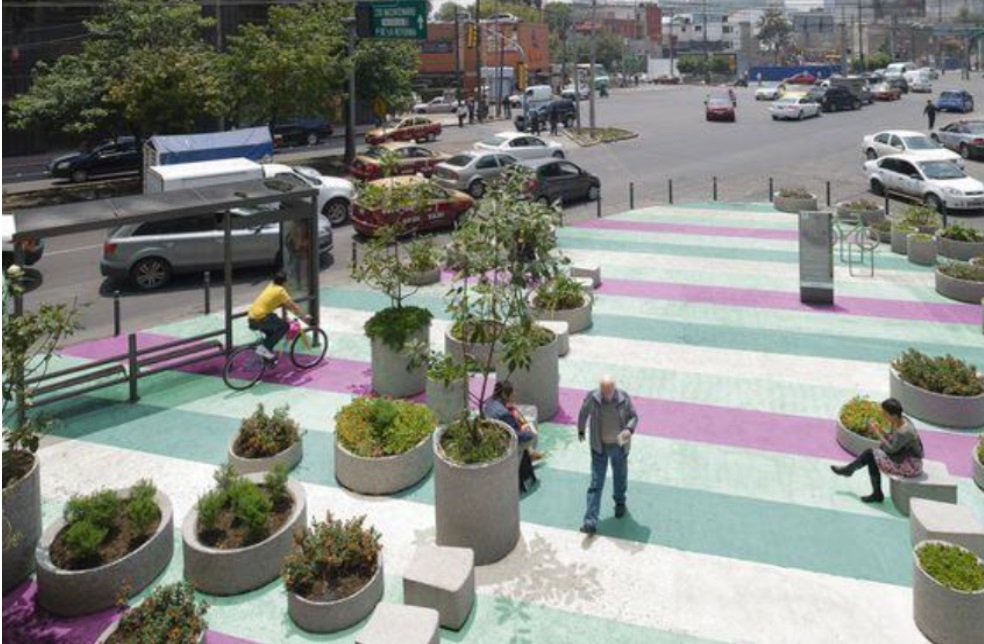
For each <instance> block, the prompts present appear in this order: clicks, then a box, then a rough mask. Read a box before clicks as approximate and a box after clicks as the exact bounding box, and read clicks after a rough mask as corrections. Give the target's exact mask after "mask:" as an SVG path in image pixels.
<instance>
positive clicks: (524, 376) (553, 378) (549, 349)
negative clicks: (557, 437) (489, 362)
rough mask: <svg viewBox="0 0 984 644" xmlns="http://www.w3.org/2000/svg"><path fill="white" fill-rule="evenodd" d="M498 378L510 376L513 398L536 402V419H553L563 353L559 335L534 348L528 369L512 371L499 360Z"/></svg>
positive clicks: (530, 402)
mask: <svg viewBox="0 0 984 644" xmlns="http://www.w3.org/2000/svg"><path fill="white" fill-rule="evenodd" d="M495 377H496V380H497V381H499V382H501V381H503V380H509V381H510V382H512V384H513V388H514V390H515V394H514V399H515V401H516V403H517V404H520V405H535V406H536V410H537V418H536V419H537V421H544V420H550V419H551V418H553V417H554V415H555V414H556V413H557V404H558V400H559V398H560V355H559V354H558V341H557V336H554V337H553V340H551V341H550V343H549V344H546V345H544V346H542V347H540V348H539V349H537V350H536V351H534V352H533V358H532V361H531V362H530V366H529V369H519V370H518V371H514V372H512V373H509V369H508V368H507V367H506V365H505V364H504V361H500V362H499V363H497V364H496V367H495Z"/></svg>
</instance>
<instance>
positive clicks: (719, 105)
mask: <svg viewBox="0 0 984 644" xmlns="http://www.w3.org/2000/svg"><path fill="white" fill-rule="evenodd" d="M704 118H705V119H706V120H708V121H730V122H732V123H734V122H735V104H734V102H732V100H731V99H730V98H729V97H728V95H727V94H725V95H719V96H711V97H710V98H708V99H707V100H706V101H704Z"/></svg>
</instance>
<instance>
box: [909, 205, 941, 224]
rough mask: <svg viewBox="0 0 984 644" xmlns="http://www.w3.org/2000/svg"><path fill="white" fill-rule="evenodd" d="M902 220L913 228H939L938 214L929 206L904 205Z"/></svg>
mask: <svg viewBox="0 0 984 644" xmlns="http://www.w3.org/2000/svg"><path fill="white" fill-rule="evenodd" d="M902 221H903V222H904V223H906V224H908V225H909V226H912V227H913V228H939V226H940V215H939V213H938V212H936V211H935V210H933V209H932V208H930V207H929V206H920V205H910V206H906V209H905V211H904V212H903V213H902Z"/></svg>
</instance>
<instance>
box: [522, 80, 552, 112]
mask: <svg viewBox="0 0 984 644" xmlns="http://www.w3.org/2000/svg"><path fill="white" fill-rule="evenodd" d="M523 94H524V95H525V96H526V107H527V108H528V109H533V108H536V107H540V106H541V105H546V104H547V103H549V102H550V101H552V100H553V88H552V87H550V86H549V85H530V86H529V87H527V88H526V91H525V92H524V93H523Z"/></svg>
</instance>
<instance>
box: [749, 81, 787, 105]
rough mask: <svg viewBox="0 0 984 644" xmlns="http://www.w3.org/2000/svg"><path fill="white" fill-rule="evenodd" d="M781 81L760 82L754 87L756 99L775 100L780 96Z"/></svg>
mask: <svg viewBox="0 0 984 644" xmlns="http://www.w3.org/2000/svg"><path fill="white" fill-rule="evenodd" d="M782 90H783V86H782V83H762V85H760V86H759V87H756V88H755V100H756V101H777V100H779V98H780V97H782Z"/></svg>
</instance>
